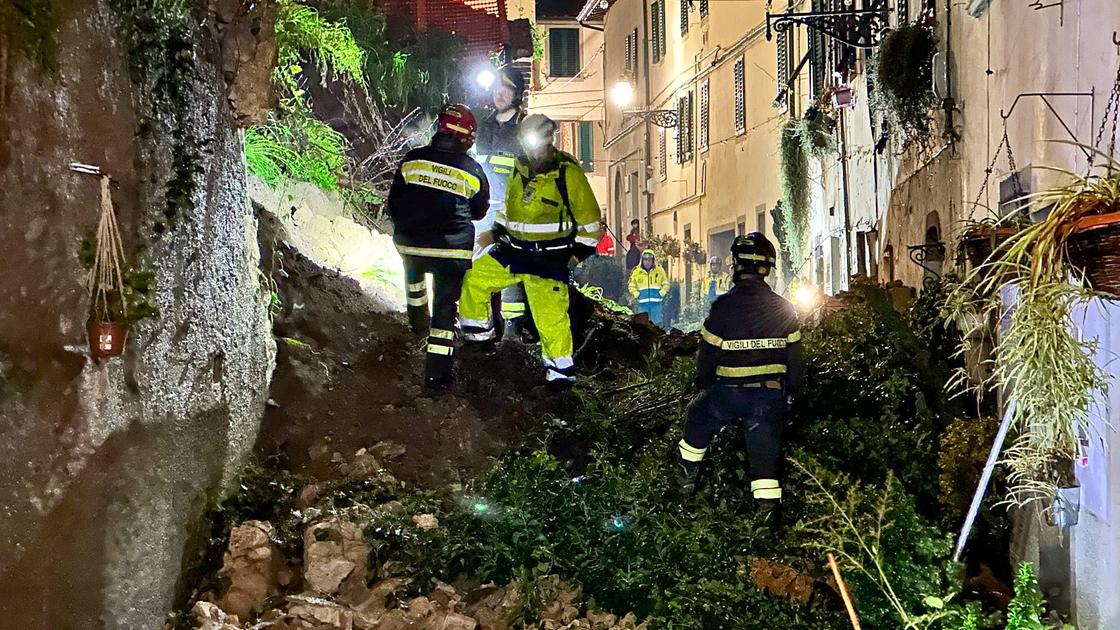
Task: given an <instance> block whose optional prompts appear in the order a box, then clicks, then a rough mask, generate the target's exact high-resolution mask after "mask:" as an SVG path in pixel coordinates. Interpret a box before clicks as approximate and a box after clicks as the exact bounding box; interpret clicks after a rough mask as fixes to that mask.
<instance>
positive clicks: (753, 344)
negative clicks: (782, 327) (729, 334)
mask: <svg viewBox="0 0 1120 630" xmlns="http://www.w3.org/2000/svg"><path fill="white" fill-rule="evenodd" d="M719 347H720V349H721V350H776V349H781V348H784V347H786V338H785V337H773V338H769V339H724V340H723V343H721V344H720V345H719Z"/></svg>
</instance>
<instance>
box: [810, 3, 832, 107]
mask: <svg viewBox="0 0 1120 630" xmlns="http://www.w3.org/2000/svg"><path fill="white" fill-rule="evenodd" d="M812 8H813V11H823V10H825V9H826V8H828V5H827V3H826V2H823V1H822V0H813V4H812ZM808 35H809V90H810V93H809V98H811V99H814V100H815V99H817V98H818V97H819V96H820V95H821V94H822V93H824V89H825V86H826V85H828V63H827V61H826V60H825V58H826V56H827V51H828V42H829V41H830V40H828V39H825V36H824V34H822V33H821V32H820V31H817V30H816V29H809V33H808Z"/></svg>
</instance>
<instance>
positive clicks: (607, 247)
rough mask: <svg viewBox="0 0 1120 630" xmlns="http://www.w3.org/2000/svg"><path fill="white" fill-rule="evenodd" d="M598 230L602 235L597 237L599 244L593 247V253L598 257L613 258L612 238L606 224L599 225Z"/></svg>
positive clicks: (604, 222)
mask: <svg viewBox="0 0 1120 630" xmlns="http://www.w3.org/2000/svg"><path fill="white" fill-rule="evenodd" d="M599 229H600V230H602V232H603V235H602V236H600V237H599V243H598V244H597V245H596V246H595V253H596V254H598V255H600V256H614V237H612V236H611V234H610V228H608V227H607V222H606V221H603V222H602V223H600V224H599Z"/></svg>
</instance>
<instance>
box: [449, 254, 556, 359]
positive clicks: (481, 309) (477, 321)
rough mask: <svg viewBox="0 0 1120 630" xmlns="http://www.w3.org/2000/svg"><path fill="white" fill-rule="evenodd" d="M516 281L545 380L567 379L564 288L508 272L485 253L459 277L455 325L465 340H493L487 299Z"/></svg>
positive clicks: (531, 276)
mask: <svg viewBox="0 0 1120 630" xmlns="http://www.w3.org/2000/svg"><path fill="white" fill-rule="evenodd" d="M518 282H520V283H521V284H522V285H524V287H525V297H526V299H528V301H529V311H530V313H531V314H532V317H533V323H534V324H536V326H537V331H538V333H539V334H540V337H541V358H542V359H543V360H544V366H545V378H547V379H548V380H550V381H556V380H565V379H566V380H571V379H572V378H573V377H572V365H573V363H572V326H571V322H570V321H569V319H568V285H567V284H565V283H563V282H560V281H559V280H550V279H548V278H541V277H539V276H534V275H530V274H525V273H516V274H515V273H511V272H510V270H509V269H508V268H507V267H504V266H503V265H502V264H501V263H500V262H498V261H497V260H494V257H493V256H491V255H490V254H486V255H485V256H483V257H482V258H479V259H478V260H476V261H475V262H474V264H473V265H472V266H471V268H470V269H469V270H468V271H467V275H466V277H465V278H463V294H462V296H461V297H460V298H459V325H460V328H461V329H462V331H463V336H464V337H465V338H466V339H467V340H468V341H485V340H487V339H493V338H494V325H495V322H494V321H492V319H491V317H490V296H491V295H493V294H495V293H497V292H499V291H501V290H502V289H504V288H506V287H508V286H512V285H514V284H517V283H518Z"/></svg>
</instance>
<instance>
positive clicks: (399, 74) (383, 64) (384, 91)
mask: <svg viewBox="0 0 1120 630" xmlns="http://www.w3.org/2000/svg"><path fill="white" fill-rule="evenodd" d="M319 9H320V11H321V12H322V14H323V15H324V16H325V17H327V18H329V19H331V20H336V21H342V20H345V23H346V24H347V26H349V28H350V31H351V32H352V33H353V35H354V41H356V42H357V44H358V46H360V47H361V49H362V51H363V52H364V53H365V65H364V67H363V71H364V73H365V75H366V77H367V78H368V80H369V83H370V87H371V91H372V92H374V93H375V94H376V96H377V98H378V100H379V101H380V104H381V105H382V107H383V108H384V109H385V110H387V111H394V113H396V114H397V115H403V114H404V113H406V112H408V111H410V110H411V109H412V108H414V107H419V108H420V109H421V110H424V111H434V110H435V109H436V108H438V107H439V106H440V105H442V104H443V103H444V102H446V100H447V93H448V90H449V88H450V86H451V85H452V83H453V82H454V81H455V80H456V79H457V78H458V72H459V70H458V66H457V65H456V64H455V63H453V60H455V59H458V58H459V57H461V56H462V53H463V45H462V42H461V41H460V40H459V39H458V38H456V37H455V36H453V35H452V34H451V33H448V32H447V31H443V30H440V29H436V28H429V29H428V30H426V31H423V32H420V31H418V30H417V29H416V26H415V23H414V22H413V21H412V19H411V16H408V15H407V14H402V13H400V12H397V13H392V14H389V15H386V14H385V13H384V12H382V11H380V10H379V9H377V8H375V7H371V6H370V4H369V3H368V2H364V1H362V0H326V1H324V2H321V3H320V4H319Z"/></svg>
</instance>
